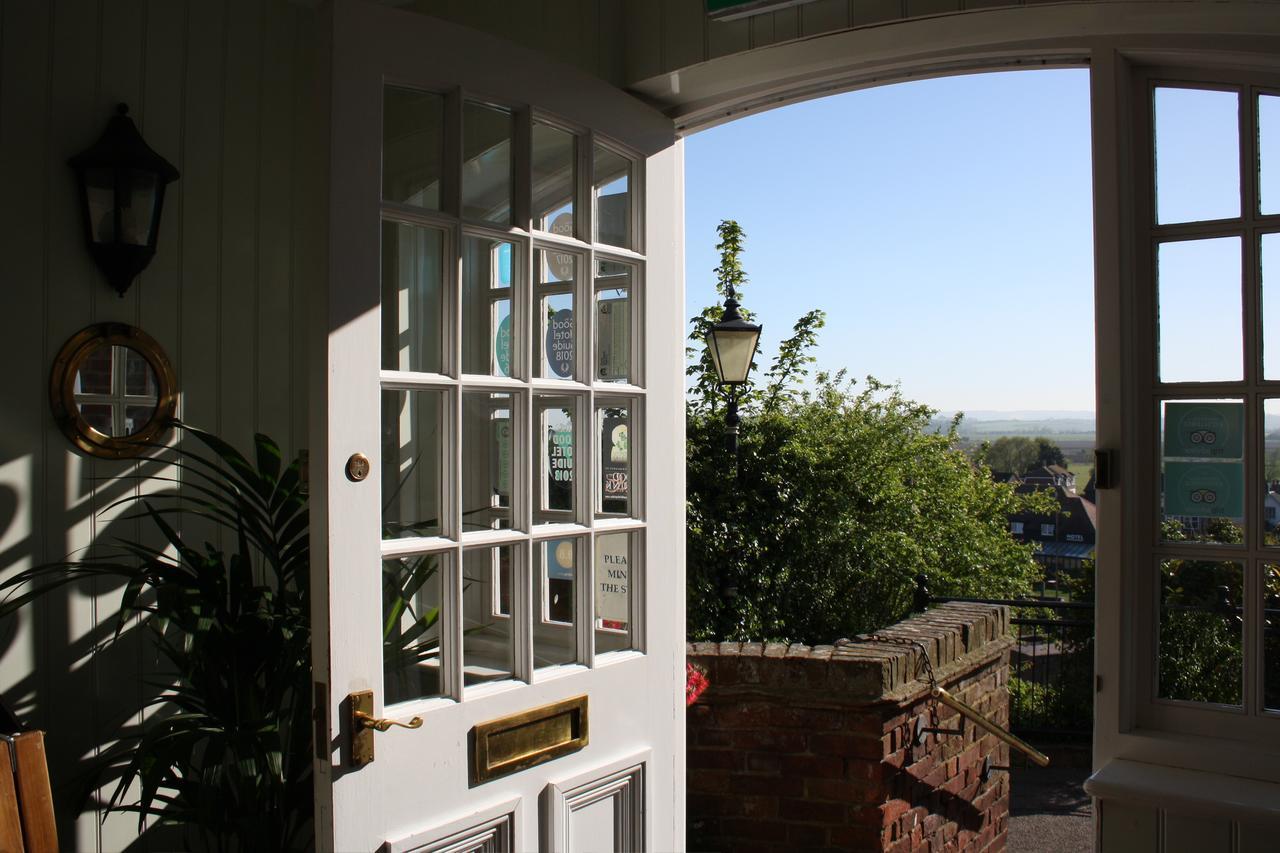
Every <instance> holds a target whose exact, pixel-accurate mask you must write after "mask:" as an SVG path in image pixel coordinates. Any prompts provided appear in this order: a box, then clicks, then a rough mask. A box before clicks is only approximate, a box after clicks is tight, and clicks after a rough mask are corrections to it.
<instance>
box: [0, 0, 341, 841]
mask: <svg viewBox="0 0 1280 853" xmlns="http://www.w3.org/2000/svg"><path fill="white" fill-rule="evenodd" d="M315 14H316V13H315V12H314V11H311V10H310V9H308V8H307V7H306V6H304V5H301V4H293V3H288V2H285V0H0V175H2V176H3V177H2V178H0V186H3V187H4V201H3V203H0V321H2V322H3V327H2V328H3V332H2V335H3V337H2V338H0V351H2V352H3V353H4V359H3V363H4V366H5V370H4V374H3V378H2V379H0V573H3V574H6V575H7V574H10V573H12V572H14V571H16V570H19V569H22V568H24V567H27V566H30V565H32V564H36V563H40V562H42V561H49V560H56V559H60V558H63V557H65V556H66V555H69V554H73V553H76V552H77V551H79V550H80V549H83V548H85V547H86V546H88V545H90V544H91V543H93V542H95V541H103V540H105V539H107V538H109V537H111V536H114V535H119V534H128V533H131V532H134V531H136V530H137V527H136V526H135V525H136V523H135V522H129V521H119V520H116V521H112V520H111V519H112V518H114V517H115V516H118V515H119V514H120V513H119V511H118V510H117V511H112V512H108V513H104V512H103V510H104V508H105V507H107V506H108V505H109V504H110V503H112V502H113V501H115V500H118V499H119V498H121V497H124V496H127V495H128V494H130V493H133V491H134V486H132V485H131V484H130V483H129V482H128V481H122V480H119V479H114V478H117V477H119V475H121V474H124V473H128V472H130V471H134V470H138V469H137V466H134V465H130V464H128V463H120V462H108V461H102V460H95V459H91V458H88V457H85V456H83V455H81V454H79V453H77V452H75V451H73V450H72V448H71V445H70V444H69V443H68V442H67V441H66V439H65V438H64V437H63V436H62V434H61V433H60V432H59V431H58V429H57V428H56V427H55V425H54V423H53V421H52V418H51V416H50V413H49V405H48V378H49V369H50V365H51V362H52V360H53V358H54V355H55V354H56V353H57V351H58V350H59V348H60V347H61V346H62V344H63V342H64V341H65V340H66V339H67V338H68V337H69V336H70V335H72V334H73V333H74V332H76V331H77V330H79V329H81V328H83V327H85V326H87V325H89V324H90V323H94V322H100V321H107V320H110V321H120V322H126V323H131V324H134V325H137V326H140V327H141V328H142V329H144V330H145V331H147V332H148V333H150V334H151V335H152V336H154V337H155V338H156V339H157V340H158V341H159V342H160V344H161V345H162V346H163V347H164V348H165V350H166V351H167V352H168V354H169V357H170V359H171V360H172V361H173V363H174V366H175V368H176V371H177V376H178V388H179V390H180V392H181V402H180V408H179V414H180V416H181V417H182V418H183V419H184V420H186V421H187V422H189V423H191V424H194V425H197V426H200V427H203V428H206V429H210V430H214V431H217V432H219V433H221V434H223V435H225V436H227V437H228V438H231V439H232V440H234V441H235V442H236V443H237V444H239V445H241V446H246V445H248V443H249V442H250V440H251V436H252V433H253V432H254V431H255V430H257V431H263V432H266V433H268V434H270V435H272V436H274V437H275V438H277V440H278V441H280V442H281V443H282V444H283V445H284V446H285V451H286V453H292V452H296V450H297V449H299V448H300V447H303V446H305V434H306V432H305V430H306V399H305V390H306V364H305V359H306V334H305V331H306V320H305V317H306V311H305V305H306V302H307V292H306V289H307V286H308V281H309V280H310V279H309V278H307V277H304V276H302V275H299V273H298V271H299V270H300V269H301V268H302V265H303V264H304V263H306V261H304V260H303V256H304V253H308V252H310V253H316V252H319V251H322V249H321V248H318V247H316V246H315V245H313V244H312V245H308V240H306V239H305V234H304V232H303V231H302V230H301V229H302V227H303V223H304V222H305V221H306V220H307V218H308V216H310V214H309V213H308V215H307V216H304V215H302V213H301V211H300V208H301V207H303V206H304V205H305V202H302V201H299V200H298V198H299V195H300V193H301V191H302V190H303V189H304V188H303V187H302V186H301V184H302V181H301V180H300V173H299V166H298V163H299V162H305V161H306V158H299V157H297V156H295V155H296V153H297V151H298V149H299V148H300V147H302V146H303V145H304V144H305V143H306V141H307V140H305V139H303V138H302V136H303V133H302V130H301V125H300V124H299V121H298V116H299V115H300V111H301V106H300V105H301V104H302V103H305V102H309V101H303V100H302V99H303V98H309V94H310V91H311V89H312V84H313V81H311V80H304V79H301V78H302V76H303V74H302V72H300V71H299V70H298V69H299V68H302V67H309V66H307V65H306V64H305V63H303V62H300V61H299V57H300V56H302V55H304V54H306V52H307V51H309V50H311V49H312V47H313V43H314V41H315V38H314V27H315V25H316V21H315ZM308 55H309V54H308ZM119 101H125V102H128V103H129V105H130V106H131V108H132V115H133V117H134V118H135V120H136V122H137V124H138V126H139V128H140V130H141V131H142V134H143V136H144V137H145V138H146V140H147V142H148V143H149V144H150V145H151V146H152V147H153V148H155V149H156V150H157V151H158V152H160V153H161V154H163V155H164V156H165V157H167V158H168V159H169V160H170V161H171V162H173V163H174V164H175V165H176V166H177V167H178V169H179V170H181V172H182V177H181V179H180V180H179V181H178V182H177V183H175V184H173V185H171V186H170V188H169V192H168V195H167V197H166V200H165V209H164V218H163V222H162V224H161V231H160V240H159V251H158V253H157V255H156V258H155V260H154V261H153V262H152V264H151V266H150V267H149V268H148V269H147V270H146V271H145V272H144V273H143V274H142V276H141V277H140V279H139V280H138V281H137V282H136V283H135V284H134V286H133V288H132V289H131V290H130V291H129V292H128V294H127V295H126V296H125V297H124V298H123V299H120V298H117V297H116V295H115V294H114V292H113V291H112V290H111V289H110V288H109V287H108V286H107V284H106V282H105V281H104V279H103V278H102V276H101V275H100V274H99V273H98V271H97V269H96V268H95V267H94V266H93V265H92V263H91V261H90V259H89V256H88V253H87V252H86V250H85V248H84V240H83V236H82V233H81V220H80V215H81V214H80V210H79V208H78V206H77V205H78V200H77V197H76V187H75V184H74V181H73V178H72V174H71V171H70V169H69V168H68V167H67V165H66V159H67V157H68V156H69V155H71V154H74V153H76V152H77V151H79V150H81V149H83V148H84V147H86V146H88V145H89V144H90V143H91V142H93V141H94V139H96V138H97V136H98V134H99V133H100V132H101V131H102V129H103V128H104V126H105V124H106V121H107V119H108V117H109V116H110V115H111V114H112V112H113V107H114V105H115V104H116V103H117V102H119ZM118 599H119V590H117V589H110V588H108V587H107V586H106V585H105V584H102V585H100V586H99V587H98V588H90V587H88V586H82V587H78V588H73V589H70V590H67V591H65V592H59V593H56V594H53V595H50V596H48V597H46V599H45V601H44V602H43V603H42V604H40V605H38V606H35V607H32V608H29V609H28V611H27V612H26V613H25V614H24V615H23V616H22V618H21V619H20V620H19V621H18V622H17V623H16V624H15V623H13V622H12V621H11V622H10V623H9V624H3V625H0V693H2V695H3V699H4V701H5V702H7V703H8V704H9V705H10V706H11V707H13V708H14V709H15V710H16V711H17V712H18V714H19V716H20V717H21V718H22V719H23V720H25V721H26V722H28V723H29V724H30V725H33V726H36V727H39V728H42V729H44V730H46V731H47V732H48V741H47V742H48V748H49V761H50V770H51V772H52V775H53V783H54V786H55V789H56V790H57V791H58V795H59V796H58V808H59V812H60V814H59V817H60V829H61V836H62V843H63V849H66V850H118V849H122V848H123V847H125V846H126V844H128V843H129V842H130V841H131V840H132V839H133V838H134V837H135V836H136V835H137V823H136V818H134V817H132V816H129V815H119V816H113V817H112V818H111V819H109V820H107V821H106V823H105V824H103V823H101V822H100V821H99V818H100V816H101V815H100V813H98V812H95V810H94V808H93V807H92V806H90V809H89V811H88V812H86V813H85V814H84V815H83V816H81V817H80V818H79V820H76V818H75V797H74V793H75V790H76V788H77V786H78V784H79V783H80V782H81V779H79V778H77V777H78V776H80V775H81V774H83V772H84V770H85V768H86V767H87V764H88V762H89V760H90V759H91V758H92V757H93V756H94V755H95V754H97V752H98V751H99V750H100V749H101V748H102V747H103V745H104V744H105V743H106V742H107V738H109V737H110V736H111V733H112V732H114V731H116V730H117V728H118V727H119V726H120V725H121V724H122V723H128V722H130V721H131V720H136V719H137V718H138V714H139V710H138V709H139V707H140V704H139V703H140V700H141V699H142V698H143V696H144V692H143V691H144V688H143V685H142V683H141V677H142V676H143V675H144V674H145V673H146V672H147V671H148V670H149V669H152V668H153V667H154V666H155V664H154V652H153V651H152V650H151V648H150V646H149V645H148V644H145V643H143V642H139V641H138V640H140V638H137V639H134V638H127V639H125V640H123V641H121V642H120V643H116V644H112V645H108V646H106V647H105V648H104V643H105V641H107V640H109V639H110V635H111V631H112V630H113V628H114V625H113V623H112V622H111V621H110V620H109V619H108V617H109V616H110V614H112V613H114V611H115V602H116V601H118ZM104 793H109V791H106V792H104Z"/></svg>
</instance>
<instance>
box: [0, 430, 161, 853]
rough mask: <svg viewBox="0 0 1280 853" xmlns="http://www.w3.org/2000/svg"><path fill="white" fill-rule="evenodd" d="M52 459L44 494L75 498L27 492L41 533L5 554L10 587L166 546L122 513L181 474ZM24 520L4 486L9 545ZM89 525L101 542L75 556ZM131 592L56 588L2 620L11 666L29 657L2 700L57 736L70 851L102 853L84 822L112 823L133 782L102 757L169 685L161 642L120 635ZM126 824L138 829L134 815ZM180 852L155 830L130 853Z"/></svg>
mask: <svg viewBox="0 0 1280 853" xmlns="http://www.w3.org/2000/svg"><path fill="white" fill-rule="evenodd" d="M45 458H46V460H47V462H46V465H47V467H46V470H44V471H42V472H40V473H41V474H42V476H41V477H40V478H39V479H40V480H42V481H43V483H45V484H66V486H67V488H66V494H65V495H64V496H63V498H62V499H61V500H59V499H58V498H57V496H55V495H50V494H49V490H48V489H42V488H41V487H40V484H39V483H38V482H32V483H30V484H29V485H28V487H27V489H26V490H25V491H26V493H27V494H29V495H32V496H33V502H34V504H35V506H33V507H31V508H29V509H25V513H27V514H29V515H31V516H32V518H31V521H30V528H31V530H32V531H34V532H33V533H31V534H30V535H28V536H26V537H24V538H23V539H21V540H19V541H18V542H16V543H15V544H13V545H11V546H10V547H8V548H6V549H5V550H4V551H2V552H0V578H6V579H7V578H8V577H10V576H12V575H13V574H14V572H15V571H17V570H20V569H24V568H28V567H30V566H34V565H39V564H41V562H42V561H45V560H44V558H47V557H49V556H55V559H54V560H53V562H61V561H62V560H65V559H77V558H88V557H93V556H95V555H96V553H97V552H98V551H100V550H101V549H102V548H103V547H105V546H111V545H115V544H117V543H118V542H119V541H120V540H121V539H132V540H139V539H141V540H142V541H144V542H147V543H148V544H158V540H157V541H156V542H152V540H153V539H156V537H155V534H153V533H152V531H150V530H146V531H145V532H144V527H143V526H142V525H140V523H139V522H138V521H137V520H135V519H133V518H130V517H128V516H130V515H131V513H130V512H128V508H127V507H116V506H115V504H117V503H118V502H119V501H121V500H122V499H126V498H129V497H132V496H134V495H137V494H139V493H140V489H139V483H140V482H141V481H142V480H143V479H146V480H148V481H152V482H153V481H154V479H155V478H159V477H167V476H170V474H169V473H167V472H166V468H168V467H169V466H167V465H166V464H164V463H163V462H158V461H153V460H130V461H126V462H116V461H108V460H101V459H93V458H90V457H83V456H78V455H76V454H74V453H72V452H71V451H69V450H68V451H66V452H63V451H62V448H57V449H56V451H55V450H52V449H51V451H50V452H48V453H47V454H46V455H45ZM32 473H33V474H34V473H35V472H32ZM33 479H34V478H33ZM77 485H78V488H76V486H77ZM147 491H148V493H154V494H157V495H158V496H159V495H169V496H175V495H176V494H177V492H176V490H175V489H172V488H170V489H163V490H151V489H148V490H147ZM77 492H78V493H77ZM56 506H65V507H68V508H67V509H66V510H64V511H63V512H62V513H60V514H53V513H50V512H49V510H48V508H49V507H56ZM23 513H24V508H23V507H22V506H21V497H20V494H19V492H18V491H17V490H16V489H14V488H13V487H12V486H11V485H4V486H0V531H2V532H0V541H4V539H5V537H6V536H7V535H9V534H10V533H11V532H12V529H13V527H14V526H15V524H16V523H17V522H18V521H19V520H20V517H21V516H22V515H23ZM41 513H44V514H45V515H44V517H40V514H41ZM86 526H89V527H90V528H91V529H92V531H93V533H92V538H91V540H90V544H89V545H88V546H87V547H85V548H82V549H73V548H72V545H73V543H75V542H76V541H78V540H79V541H83V534H82V533H78V532H77V531H83V530H84V528H85V527H86ZM41 531H43V535H44V540H45V541H44V542H41V541H40V535H41ZM123 587H124V582H123V581H122V580H118V579H114V578H112V579H106V578H102V579H95V580H89V581H80V582H76V583H71V584H68V585H66V586H62V587H60V588H57V589H52V590H49V591H48V592H47V593H45V594H43V595H42V596H40V597H39V598H37V599H36V600H34V601H32V602H31V603H29V604H28V605H26V606H25V607H23V608H22V610H21V611H20V612H19V613H17V614H15V615H12V616H7V617H3V618H0V656H3V657H8V656H16V657H18V658H19V659H16V660H10V661H9V666H10V669H11V671H17V672H21V673H24V675H22V676H21V677H20V678H18V679H17V680H15V681H12V682H10V683H9V684H8V685H7V686H6V689H5V690H4V691H3V694H0V701H3V702H4V704H5V705H6V706H8V707H9V708H10V709H11V710H12V711H13V713H14V714H15V715H16V716H17V718H18V719H19V720H20V721H21V722H22V723H23V725H25V726H27V727H28V728H32V729H40V730H43V731H44V732H45V733H46V738H45V747H46V757H47V760H48V764H49V772H50V779H51V782H52V785H53V794H54V809H55V813H56V817H57V825H58V836H59V842H60V846H61V848H62V849H64V850H80V849H97V847H98V845H97V842H96V841H94V840H88V839H81V838H79V837H77V826H76V822H77V818H78V817H79V815H80V814H81V813H82V812H94V813H96V818H97V820H96V823H97V824H100V823H101V819H102V815H103V812H104V809H105V805H106V802H107V801H108V800H109V798H110V796H111V794H112V793H113V792H114V790H115V788H116V784H117V782H118V781H119V778H120V775H121V772H122V770H121V769H120V768H117V769H115V771H114V772H113V773H111V774H108V775H106V776H102V775H99V774H100V766H101V763H100V761H99V756H100V755H101V754H102V753H103V751H104V750H105V749H106V748H107V747H108V746H109V745H110V744H111V743H113V742H114V741H116V740H118V739H120V738H125V737H128V736H130V735H136V734H137V733H138V731H139V725H140V723H141V722H142V719H143V715H144V714H146V713H149V712H152V711H153V709H154V705H155V702H156V700H157V698H158V697H159V696H160V694H161V693H162V692H164V683H165V682H166V681H167V679H165V678H164V674H163V673H162V672H161V671H160V665H159V660H158V657H157V654H156V647H155V640H154V637H153V636H151V635H150V632H148V631H147V630H146V629H144V628H143V627H141V626H140V625H139V623H138V621H137V619H136V618H133V619H130V620H128V621H126V622H125V623H124V624H120V625H118V624H117V620H116V619H115V618H113V617H114V613H115V612H116V611H117V609H118V604H119V600H120V594H121V592H122V591H123ZM117 631H118V635H117ZM22 657H25V660H21V658H22ZM70 721H75V723H74V724H69V723H70ZM120 819H121V820H126V821H134V820H135V818H134V816H133V815H130V814H122V815H121V816H120ZM81 828H82V829H83V826H82V827H81ZM181 846H182V841H181V835H180V834H175V833H174V831H173V830H172V828H165V827H149V828H147V829H146V830H145V832H142V833H141V834H140V835H139V838H138V840H137V841H136V842H135V843H134V844H133V845H131V847H130V849H177V848H179V847H181Z"/></svg>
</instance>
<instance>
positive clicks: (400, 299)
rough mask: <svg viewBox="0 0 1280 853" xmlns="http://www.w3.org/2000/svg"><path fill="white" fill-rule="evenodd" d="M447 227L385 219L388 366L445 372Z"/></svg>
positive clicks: (385, 362)
mask: <svg viewBox="0 0 1280 853" xmlns="http://www.w3.org/2000/svg"><path fill="white" fill-rule="evenodd" d="M443 315H444V233H443V232H442V231H440V230H439V229H436V228H423V227H422V226H419V225H408V224H406V223H403V222H383V223H382V367H383V369H384V370H410V371H414V372H418V373H443V372H444V347H443V340H444V335H443V331H444V321H443Z"/></svg>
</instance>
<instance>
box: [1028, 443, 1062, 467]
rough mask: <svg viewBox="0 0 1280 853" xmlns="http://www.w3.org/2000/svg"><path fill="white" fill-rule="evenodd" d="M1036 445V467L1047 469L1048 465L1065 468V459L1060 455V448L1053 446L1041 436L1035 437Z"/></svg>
mask: <svg viewBox="0 0 1280 853" xmlns="http://www.w3.org/2000/svg"><path fill="white" fill-rule="evenodd" d="M1035 443H1036V462H1035V464H1036V465H1037V466H1043V467H1046V468H1047V467H1048V466H1050V465H1058V466H1060V467H1062V468H1065V467H1067V457H1065V456H1063V455H1062V448H1061V447H1059V446H1058V445H1056V444H1054V443H1053V442H1052V441H1050V440H1049V439H1047V438H1044V437H1043V436H1037V437H1036V439H1035Z"/></svg>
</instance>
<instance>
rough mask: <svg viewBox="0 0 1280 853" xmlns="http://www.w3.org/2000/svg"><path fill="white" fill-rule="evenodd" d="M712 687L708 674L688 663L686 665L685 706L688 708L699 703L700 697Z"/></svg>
mask: <svg viewBox="0 0 1280 853" xmlns="http://www.w3.org/2000/svg"><path fill="white" fill-rule="evenodd" d="M710 686H711V682H709V681H707V676H706V673H704V672H703V671H702V670H701V669H699V668H698V667H696V666H694V665H693V664H691V663H689V662H688V661H686V662H685V665H684V706H685V707H686V708H688V707H689V706H690V705H692V704H693V703H694V702H697V701H698V697H699V696H701V695H702V694H703V693H704V692H705V691H706V689H707V688H708V687H710Z"/></svg>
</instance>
